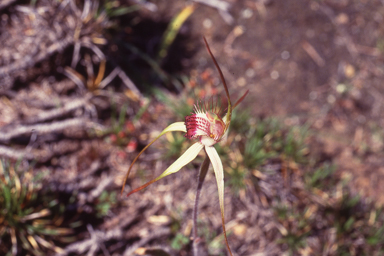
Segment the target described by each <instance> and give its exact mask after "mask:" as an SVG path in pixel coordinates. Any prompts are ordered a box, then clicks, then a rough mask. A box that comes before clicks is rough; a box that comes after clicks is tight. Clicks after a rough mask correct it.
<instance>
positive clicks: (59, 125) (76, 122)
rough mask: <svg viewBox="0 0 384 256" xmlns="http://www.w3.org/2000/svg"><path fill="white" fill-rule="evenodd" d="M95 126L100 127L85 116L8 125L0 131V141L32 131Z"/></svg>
mask: <svg viewBox="0 0 384 256" xmlns="http://www.w3.org/2000/svg"><path fill="white" fill-rule="evenodd" d="M84 126H89V127H94V128H95V127H97V126H98V128H100V125H98V124H95V123H93V122H91V121H89V120H88V119H85V118H73V119H69V120H64V121H58V122H54V123H50V124H36V125H25V126H23V125H18V126H16V127H9V128H8V131H5V132H4V131H3V132H0V141H1V142H8V141H9V140H11V139H13V138H15V137H18V136H21V135H26V134H31V133H32V132H34V133H36V134H46V133H51V132H61V131H63V130H65V129H67V128H71V127H84Z"/></svg>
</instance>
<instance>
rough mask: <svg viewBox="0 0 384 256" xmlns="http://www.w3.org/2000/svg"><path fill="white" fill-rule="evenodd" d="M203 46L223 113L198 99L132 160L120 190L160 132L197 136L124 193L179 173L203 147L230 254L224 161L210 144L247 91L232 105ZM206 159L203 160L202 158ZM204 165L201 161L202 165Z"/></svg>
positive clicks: (221, 132) (225, 127) (217, 139)
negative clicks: (214, 75) (223, 101)
mask: <svg viewBox="0 0 384 256" xmlns="http://www.w3.org/2000/svg"><path fill="white" fill-rule="evenodd" d="M204 42H205V45H206V47H207V50H208V52H209V54H210V56H211V57H212V60H213V62H214V64H215V66H216V68H217V70H218V72H219V74H220V78H221V81H222V83H223V85H224V89H225V92H226V96H227V99H228V107H227V111H226V113H222V112H223V111H222V108H218V107H217V105H214V104H205V103H204V102H200V104H199V103H198V104H196V105H195V106H194V113H192V115H190V116H187V117H186V118H185V122H176V123H173V124H171V125H169V126H168V127H167V128H165V129H164V130H163V131H162V132H161V133H160V135H159V136H158V137H157V138H155V139H154V140H153V141H152V142H151V143H149V144H148V145H147V146H146V147H145V148H144V149H143V150H142V151H141V152H140V153H139V154H138V155H137V156H136V158H135V159H134V160H133V162H132V164H131V166H130V167H129V169H128V172H127V174H126V175H125V178H124V182H123V187H122V190H121V193H123V191H124V187H125V184H126V181H127V178H128V176H129V173H130V171H131V169H132V166H133V164H134V163H135V162H136V160H137V159H138V158H139V156H140V155H141V154H142V153H143V152H144V151H145V150H146V149H147V148H148V147H149V146H150V145H152V144H153V143H154V142H155V141H156V140H157V139H159V138H160V137H161V136H162V135H164V134H165V133H167V132H173V131H181V132H185V133H186V134H185V137H186V138H188V139H196V140H197V142H196V143H194V144H193V145H192V146H191V147H190V148H188V149H187V151H185V152H184V154H182V155H181V156H180V157H179V158H178V159H177V160H176V161H175V162H174V163H173V164H172V165H171V166H169V167H168V169H166V170H165V171H164V172H163V173H162V174H161V175H160V176H158V177H157V178H155V179H154V180H151V181H150V182H148V183H146V184H144V185H142V186H141V187H139V188H136V189H134V190H132V191H131V192H129V193H128V195H127V196H129V195H131V194H133V193H136V192H138V191H140V190H142V189H143V188H146V187H147V186H149V185H150V184H152V183H154V182H156V181H158V180H160V179H161V178H164V177H165V176H168V175H170V174H172V173H176V172H178V171H179V170H180V169H181V168H182V167H184V166H185V165H187V164H188V163H190V162H191V161H192V160H193V159H195V158H196V157H197V155H198V154H199V152H200V151H201V150H202V149H205V152H206V154H207V156H208V158H209V160H210V162H211V163H212V167H213V170H214V172H215V176H216V181H217V187H218V193H219V203H220V210H221V219H222V225H223V231H224V237H225V242H226V245H227V248H228V251H229V253H230V254H231V255H232V252H231V249H230V248H229V244H228V240H227V235H226V230H225V221H224V171H223V164H222V163H221V160H220V157H219V155H218V153H217V151H216V149H215V148H214V147H213V146H214V145H215V144H216V143H218V142H220V141H221V140H223V138H225V137H226V134H227V132H228V128H229V124H230V122H231V116H232V110H233V109H234V108H235V107H236V106H237V105H238V104H239V103H240V102H241V101H242V100H243V99H244V98H245V96H246V95H247V93H248V91H247V92H246V93H245V94H244V95H243V96H242V97H241V98H240V99H239V100H238V101H237V102H236V104H235V105H233V106H232V103H231V99H230V97H229V92H228V87H227V84H226V82H225V79H224V76H223V73H222V71H221V69H220V67H219V65H218V64H217V61H216V59H215V57H214V56H213V54H212V52H211V50H210V48H209V46H208V43H207V41H206V39H205V38H204ZM204 162H205V161H204ZM203 165H204V164H203ZM206 168H208V165H206Z"/></svg>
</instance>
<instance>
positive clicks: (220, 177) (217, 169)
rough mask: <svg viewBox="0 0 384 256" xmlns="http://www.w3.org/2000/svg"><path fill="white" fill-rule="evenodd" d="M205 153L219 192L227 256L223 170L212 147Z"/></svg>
mask: <svg viewBox="0 0 384 256" xmlns="http://www.w3.org/2000/svg"><path fill="white" fill-rule="evenodd" d="M205 152H207V155H208V157H209V160H211V163H212V167H213V171H214V172H215V176H216V182H217V189H218V192H219V203H220V211H221V221H222V225H223V232H224V238H225V243H226V245H227V248H228V251H229V254H230V255H232V252H231V249H230V248H229V243H228V239H227V232H226V230H225V220H224V170H223V164H222V163H221V160H220V156H219V154H218V153H217V151H216V149H215V148H214V147H212V146H211V147H208V146H206V147H205Z"/></svg>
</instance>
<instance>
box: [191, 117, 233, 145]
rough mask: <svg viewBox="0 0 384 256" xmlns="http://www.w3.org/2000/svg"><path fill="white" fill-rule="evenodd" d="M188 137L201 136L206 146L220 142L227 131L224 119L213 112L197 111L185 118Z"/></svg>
mask: <svg viewBox="0 0 384 256" xmlns="http://www.w3.org/2000/svg"><path fill="white" fill-rule="evenodd" d="M185 126H186V128H187V133H186V134H185V137H187V138H188V139H195V138H200V142H201V143H202V144H204V145H205V146H212V145H214V144H215V143H217V142H219V141H220V139H221V138H222V137H223V135H224V133H225V127H226V126H225V123H224V121H223V120H222V119H221V118H220V117H219V116H218V115H217V114H216V113H213V112H205V113H203V112H201V111H199V110H197V111H196V113H195V114H192V115H190V116H187V117H186V118H185Z"/></svg>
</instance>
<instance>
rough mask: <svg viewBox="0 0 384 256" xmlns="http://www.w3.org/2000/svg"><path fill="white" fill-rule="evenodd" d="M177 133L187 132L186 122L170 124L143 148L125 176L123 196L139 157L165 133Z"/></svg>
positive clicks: (122, 189)
mask: <svg viewBox="0 0 384 256" xmlns="http://www.w3.org/2000/svg"><path fill="white" fill-rule="evenodd" d="M175 131H180V132H187V128H186V127H185V124H184V122H176V123H173V124H170V125H169V126H168V127H167V128H165V129H164V130H163V131H162V132H161V133H160V134H159V136H157V137H156V138H155V139H154V140H153V141H151V143H149V144H148V145H147V146H145V148H143V150H141V151H140V153H139V154H138V155H137V156H136V157H135V159H133V161H132V163H131V165H130V166H129V169H128V171H127V174H126V175H125V177H124V182H123V186H122V188H121V194H122V193H123V191H124V187H125V183H126V182H127V179H128V176H129V173H130V172H131V169H132V166H133V164H134V163H135V162H136V161H137V159H138V158H139V156H140V155H141V154H142V153H143V152H144V151H145V150H146V149H147V148H148V147H149V146H151V145H152V144H153V143H154V142H155V141H156V140H158V139H159V138H160V137H161V136H163V135H164V134H165V133H167V132H175Z"/></svg>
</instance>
